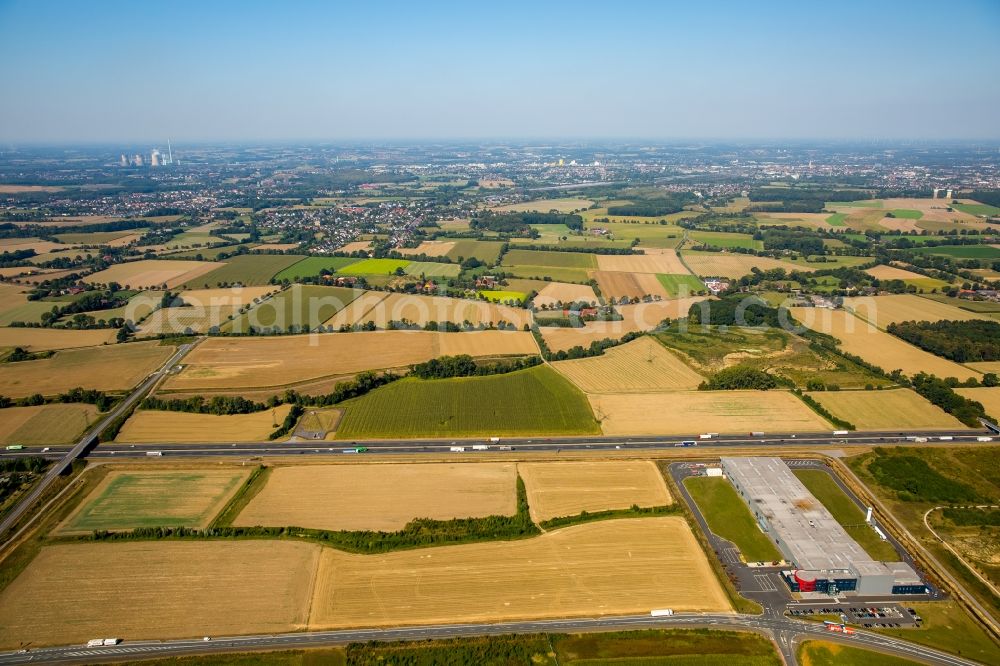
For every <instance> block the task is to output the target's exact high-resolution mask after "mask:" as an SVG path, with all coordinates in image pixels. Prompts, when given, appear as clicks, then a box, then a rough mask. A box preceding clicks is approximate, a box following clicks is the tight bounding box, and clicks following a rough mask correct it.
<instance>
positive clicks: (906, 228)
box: [878, 217, 920, 233]
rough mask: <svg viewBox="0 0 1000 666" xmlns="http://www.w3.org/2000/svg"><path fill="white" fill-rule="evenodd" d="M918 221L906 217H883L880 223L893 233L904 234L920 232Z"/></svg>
mask: <svg viewBox="0 0 1000 666" xmlns="http://www.w3.org/2000/svg"><path fill="white" fill-rule="evenodd" d="M917 222H918V220H913V219H910V218H906V217H883V218H882V219H881V220H879V221H878V225H879V226H880V227H884V228H886V229H889V230H891V231H902V232H903V233H912V232H919V231H920V227H919V226H918V225H917Z"/></svg>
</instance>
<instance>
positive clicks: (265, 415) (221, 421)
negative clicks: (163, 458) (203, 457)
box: [115, 405, 292, 444]
mask: <svg viewBox="0 0 1000 666" xmlns="http://www.w3.org/2000/svg"><path fill="white" fill-rule="evenodd" d="M291 409H292V407H291V405H279V406H278V407H275V408H274V409H273V410H271V409H268V410H266V411H263V412H255V413H253V414H233V415H230V416H216V415H214V414H190V413H187V412H162V411H157V410H151V409H137V410H136V411H135V413H134V414H133V415H132V418H130V419H129V420H128V421H126V422H125V425H124V426H123V427H122V429H121V432H119V433H118V437H116V438H115V441H116V442H124V443H126V444H156V443H158V442H178V443H184V444H188V443H190V444H199V443H202V442H204V443H219V442H253V441H256V442H266V441H267V436H268V435H270V434H271V433H272V432H274V431H275V430H276V429H277V428H278V426H280V425H281V423H282V422H283V421H284V420H285V417H286V416H287V415H288V412H289V411H291Z"/></svg>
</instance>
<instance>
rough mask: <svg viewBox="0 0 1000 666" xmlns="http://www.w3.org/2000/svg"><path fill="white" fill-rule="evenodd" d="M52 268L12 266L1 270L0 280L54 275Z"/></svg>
mask: <svg viewBox="0 0 1000 666" xmlns="http://www.w3.org/2000/svg"><path fill="white" fill-rule="evenodd" d="M53 272H54V271H53V270H52V269H51V268H35V267H34V266H10V267H7V268H0V278H3V279H5V280H6V279H7V278H12V277H18V276H24V275H29V274H31V275H36V276H41V275H44V274H45V273H53Z"/></svg>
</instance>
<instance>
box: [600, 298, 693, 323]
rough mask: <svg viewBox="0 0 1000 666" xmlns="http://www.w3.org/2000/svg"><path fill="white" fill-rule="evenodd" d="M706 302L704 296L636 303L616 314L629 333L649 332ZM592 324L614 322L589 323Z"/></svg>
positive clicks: (622, 308)
mask: <svg viewBox="0 0 1000 666" xmlns="http://www.w3.org/2000/svg"><path fill="white" fill-rule="evenodd" d="M704 300H707V299H706V297H705V296H688V297H686V298H670V299H663V300H662V301H652V302H650V303H636V304H634V305H619V306H618V313H619V314H620V315H621V316H622V317H623V319H622V322H621V323H623V324H624V326H625V328H626V329H627V330H629V331H651V330H653V329H654V328H656V327H657V326H658V325H659V324H660V322H661V321H663V320H664V319H679V318H681V317H686V316H687V314H688V310H690V309H691V306H692V305H694V304H695V303H700V302H702V301H704ZM590 323H592V324H600V323H609V324H613V323H615V322H590Z"/></svg>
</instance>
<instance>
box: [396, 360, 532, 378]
mask: <svg viewBox="0 0 1000 666" xmlns="http://www.w3.org/2000/svg"><path fill="white" fill-rule="evenodd" d="M541 362H542V359H541V358H539V357H538V356H526V357H524V358H517V359H511V360H509V361H494V362H492V363H481V364H480V363H476V361H475V360H474V359H473V358H472V357H471V356H469V355H468V354H461V355H459V356H441V357H439V358H434V359H431V360H430V361H427V362H426V363H417V364H416V365H413V366H411V368H410V374H411V375H413V376H414V377H419V378H421V379H445V378H447V377H472V376H485V375H501V374H506V373H508V372H515V371H517V370H523V369H525V368H531V367H534V366H536V365H538V364H539V363H541Z"/></svg>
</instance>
